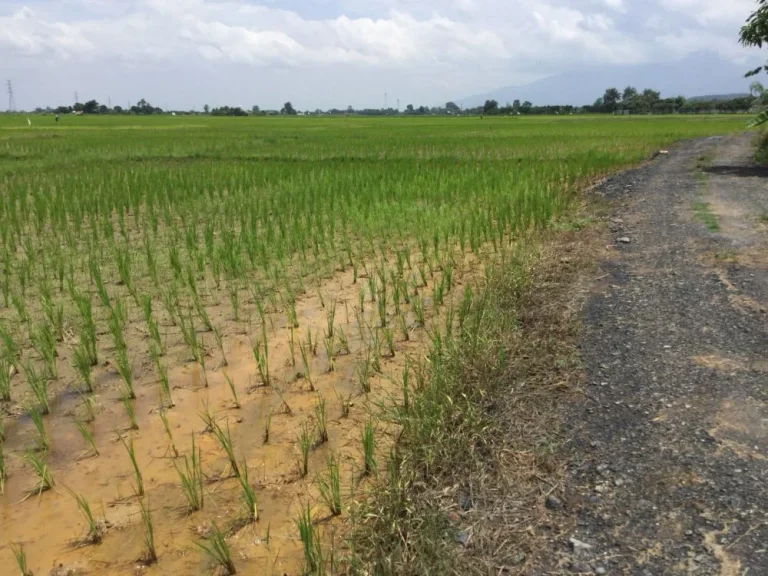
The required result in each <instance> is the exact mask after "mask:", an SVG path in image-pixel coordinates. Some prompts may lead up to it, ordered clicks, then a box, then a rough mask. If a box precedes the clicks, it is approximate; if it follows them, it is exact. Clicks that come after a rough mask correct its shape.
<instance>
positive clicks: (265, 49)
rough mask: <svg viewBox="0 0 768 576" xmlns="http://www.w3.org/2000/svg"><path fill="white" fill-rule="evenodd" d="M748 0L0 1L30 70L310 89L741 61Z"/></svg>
mask: <svg viewBox="0 0 768 576" xmlns="http://www.w3.org/2000/svg"><path fill="white" fill-rule="evenodd" d="M24 2H27V3H28V4H27V6H25V5H24ZM310 2H311V4H310ZM277 6H287V7H290V9H287V8H284V9H281V8H278V7H277ZM752 9H754V0H655V2H652V1H651V0H648V1H647V2H646V1H643V2H640V0H635V1H634V2H630V1H629V0H365V2H363V1H361V0H280V1H278V0H2V2H0V62H2V63H3V65H7V66H8V68H9V70H13V71H20V73H26V74H27V75H28V76H31V77H34V78H35V79H36V81H37V79H38V78H40V77H42V76H43V75H41V74H40V73H39V70H40V69H42V68H44V67H48V68H50V69H57V70H59V69H61V66H62V64H70V65H72V66H77V67H79V69H78V75H79V76H81V77H82V79H81V80H79V81H80V82H82V83H84V84H85V83H86V80H88V81H90V79H91V78H95V79H94V80H93V83H96V82H97V81H102V76H103V75H104V73H106V72H111V71H116V70H118V69H119V67H118V65H120V66H129V67H131V69H132V70H144V71H147V70H148V71H155V70H162V71H163V72H162V74H160V75H161V76H163V77H167V76H169V75H170V76H173V74H177V75H178V74H181V73H182V72H181V70H184V71H185V72H184V73H187V74H189V75H190V76H192V77H195V78H200V80H198V82H199V83H205V84H206V85H207V84H211V85H215V83H214V82H211V81H209V80H204V78H211V77H212V76H213V75H214V74H216V73H217V71H218V70H220V69H222V67H225V66H237V67H241V68H239V69H251V70H253V71H254V74H256V75H258V76H261V75H266V74H272V73H274V74H280V73H284V75H285V76H292V77H295V78H297V79H296V80H295V82H296V83H297V85H300V86H303V87H305V89H306V90H308V91H310V92H318V91H319V90H325V91H327V92H334V91H336V90H342V89H341V88H340V87H341V86H349V87H352V88H351V90H354V91H355V92H356V93H358V94H367V92H366V90H367V88H368V87H367V86H363V82H361V81H360V78H361V77H365V78H368V79H369V80H368V82H369V83H370V82H371V80H370V79H371V78H373V79H374V81H379V80H380V82H381V84H384V83H386V84H387V85H388V87H390V88H392V87H393V86H394V87H400V88H401V89H402V87H407V89H408V90H409V91H410V92H412V93H419V94H422V93H424V94H430V93H435V94H437V93H438V92H439V91H440V90H444V91H448V90H450V92H451V96H454V97H455V96H456V94H457V93H459V94H460V93H471V92H473V91H482V90H484V89H487V88H492V87H495V86H499V85H504V84H514V83H520V82H525V81H529V80H531V79H534V78H537V77H542V76H544V75H547V74H550V73H556V72H559V71H564V70H568V69H572V68H574V67H579V66H593V65H601V64H632V63H643V62H654V61H665V60H668V59H669V57H670V54H671V55H673V56H674V57H681V56H684V55H686V54H690V53H692V52H696V51H698V50H715V51H717V52H718V53H719V54H720V55H722V56H724V57H727V58H730V59H732V60H739V59H742V58H743V57H744V55H745V53H746V52H745V51H744V50H743V49H742V48H741V47H739V46H738V43H737V35H738V28H739V26H740V25H741V23H742V22H743V21H744V19H745V18H746V16H747V15H748V13H749V11H750V10H752ZM83 64H86V65H83ZM116 74H117V73H116ZM270 77H271V76H270ZM330 77H333V78H334V80H333V83H334V85H333V86H327V85H325V84H323V83H324V82H326V81H327V79H328V78H330ZM66 80H67V81H68V82H72V83H74V80H69V78H67V79H66ZM48 81H49V82H51V83H52V84H53V83H54V81H53V80H48ZM292 81H293V80H292ZM384 88H385V87H384V86H381V87H376V88H375V91H376V92H377V93H378V92H382V93H383V92H384ZM268 89H269V87H266V88H264V90H268ZM54 90H55V88H51V92H53V91H54ZM371 90H374V88H372V87H371ZM67 91H68V92H69V89H68V90H67ZM334 93H335V92H334ZM439 97H440V98H442V97H443V94H442V93H440V96H439ZM350 101H353V100H352V99H351V98H350Z"/></svg>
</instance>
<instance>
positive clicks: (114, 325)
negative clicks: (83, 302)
mask: <svg viewBox="0 0 768 576" xmlns="http://www.w3.org/2000/svg"><path fill="white" fill-rule="evenodd" d="M125 322H126V310H125V307H124V306H123V301H122V300H120V299H119V298H117V299H115V303H114V305H113V306H112V308H111V309H110V315H109V322H108V323H107V326H108V327H109V332H110V334H111V335H112V343H113V344H114V346H115V350H116V351H117V352H118V353H119V352H120V351H121V350H125V348H126V344H125V336H124V335H123V331H124V330H125Z"/></svg>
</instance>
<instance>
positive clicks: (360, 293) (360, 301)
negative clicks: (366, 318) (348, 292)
mask: <svg viewBox="0 0 768 576" xmlns="http://www.w3.org/2000/svg"><path fill="white" fill-rule="evenodd" d="M357 309H358V311H359V312H362V311H363V310H365V286H363V285H362V284H361V285H360V286H359V287H358V289H357Z"/></svg>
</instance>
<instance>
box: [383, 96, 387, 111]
mask: <svg viewBox="0 0 768 576" xmlns="http://www.w3.org/2000/svg"><path fill="white" fill-rule="evenodd" d="M386 109H387V93H386V92H384V110H386Z"/></svg>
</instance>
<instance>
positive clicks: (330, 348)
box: [323, 336, 336, 372]
mask: <svg viewBox="0 0 768 576" xmlns="http://www.w3.org/2000/svg"><path fill="white" fill-rule="evenodd" d="M334 340H335V338H334V337H333V336H331V337H330V338H323V345H324V346H325V356H326V358H327V359H328V372H333V371H334V370H335V369H336V361H335V359H336V351H335V350H334Z"/></svg>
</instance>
